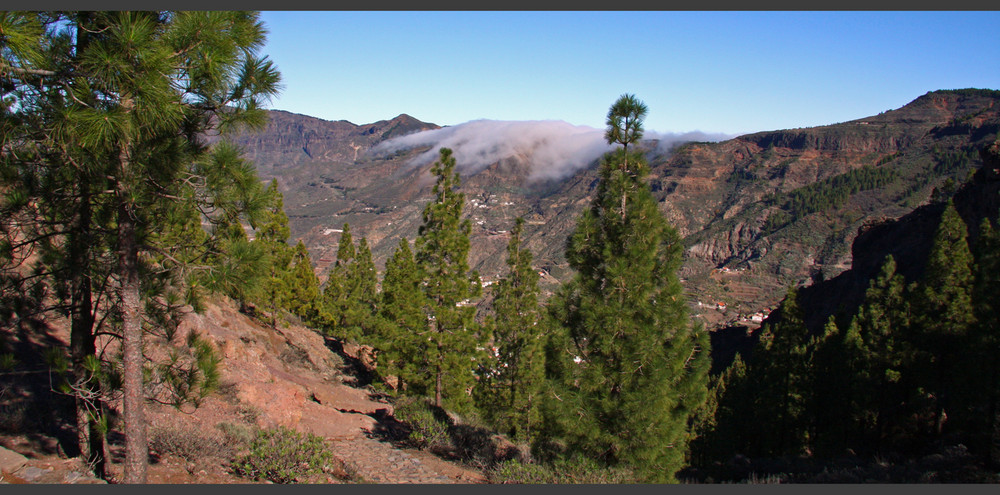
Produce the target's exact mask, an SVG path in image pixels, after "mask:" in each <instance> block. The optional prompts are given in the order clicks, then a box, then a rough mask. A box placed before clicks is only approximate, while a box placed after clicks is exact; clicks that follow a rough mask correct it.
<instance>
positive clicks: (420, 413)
mask: <svg viewBox="0 0 1000 495" xmlns="http://www.w3.org/2000/svg"><path fill="white" fill-rule="evenodd" d="M440 413H443V411H440V412H439V413H436V411H435V409H434V408H433V406H431V405H430V404H428V403H427V401H425V400H423V399H414V398H409V397H404V398H402V399H400V400H399V401H398V402H397V403H396V408H395V413H394V414H393V416H394V417H395V418H396V420H398V421H400V422H401V423H405V424H406V425H407V426H409V428H410V434H409V436H408V437H407V441H408V442H409V443H410V444H411V445H413V446H414V447H416V448H418V449H421V450H422V449H428V450H432V451H439V452H440V451H449V450H451V448H452V443H451V436H450V435H449V434H448V422H447V420H446V419H443V418H441V416H442V414H440Z"/></svg>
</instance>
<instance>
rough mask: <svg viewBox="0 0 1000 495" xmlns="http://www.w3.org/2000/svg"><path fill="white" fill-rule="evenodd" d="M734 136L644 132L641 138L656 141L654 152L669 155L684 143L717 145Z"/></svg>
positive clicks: (702, 133)
mask: <svg viewBox="0 0 1000 495" xmlns="http://www.w3.org/2000/svg"><path fill="white" fill-rule="evenodd" d="M736 136H737V135H736V134H721V133H707V132H701V131H691V132H684V133H676V132H668V133H658V132H656V131H646V132H645V133H644V134H643V136H642V137H643V139H644V140H653V139H655V140H658V141H659V142H658V143H657V144H656V152H657V153H663V154H669V153H671V152H672V151H673V149H674V148H675V147H677V146H678V145H681V144H684V143H690V142H692V141H699V142H705V141H707V142H713V143H717V142H719V141H726V140H729V139H732V138H734V137H736Z"/></svg>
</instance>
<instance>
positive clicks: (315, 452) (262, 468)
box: [233, 427, 333, 483]
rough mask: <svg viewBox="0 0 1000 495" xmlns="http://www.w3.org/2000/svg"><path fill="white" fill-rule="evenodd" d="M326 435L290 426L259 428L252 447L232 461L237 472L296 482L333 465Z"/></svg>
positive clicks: (257, 478) (256, 476)
mask: <svg viewBox="0 0 1000 495" xmlns="http://www.w3.org/2000/svg"><path fill="white" fill-rule="evenodd" d="M332 463H333V456H332V455H331V454H330V452H328V451H327V450H326V446H325V445H324V444H323V439H322V438H320V437H318V436H316V435H312V434H302V433H299V432H298V431H295V430H293V429H291V428H286V427H278V428H274V429H266V430H260V431H258V433H257V436H256V438H254V440H253V442H252V443H251V445H250V451H249V452H248V453H247V454H245V455H243V456H241V457H240V458H239V459H237V460H236V461H235V462H234V463H233V468H234V471H235V472H236V474H238V475H240V476H244V477H247V478H251V479H254V480H258V481H260V480H265V479H266V480H270V481H272V482H274V483H297V482H302V481H305V480H306V478H307V477H309V476H311V475H317V474H320V473H322V472H324V471H327V470H330V469H331V467H332V466H331V464H332Z"/></svg>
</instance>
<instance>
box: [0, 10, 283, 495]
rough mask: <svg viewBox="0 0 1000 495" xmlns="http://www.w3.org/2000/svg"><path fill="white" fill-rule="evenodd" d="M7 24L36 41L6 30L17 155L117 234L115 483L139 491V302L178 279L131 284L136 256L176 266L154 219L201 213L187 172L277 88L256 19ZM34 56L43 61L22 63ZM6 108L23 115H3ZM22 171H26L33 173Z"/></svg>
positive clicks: (127, 16) (213, 16) (239, 15)
mask: <svg viewBox="0 0 1000 495" xmlns="http://www.w3.org/2000/svg"><path fill="white" fill-rule="evenodd" d="M12 19H13V20H14V24H17V23H19V22H20V23H22V24H21V25H22V26H24V25H29V24H32V25H34V26H38V25H40V26H42V27H43V28H44V29H34V28H31V29H25V30H23V31H22V30H20V29H14V30H13V31H11V30H8V29H7V26H9V25H10V24H5V27H4V34H5V41H6V40H12V39H16V40H17V42H16V43H12V44H11V45H10V46H9V47H10V48H11V50H10V51H7V50H6V47H5V52H4V55H5V57H4V60H3V70H0V73H2V77H3V79H4V81H3V83H4V84H3V85H2V86H3V88H4V89H3V91H4V93H5V94H4V97H5V98H4V99H5V102H7V103H5V113H15V114H18V115H19V117H18V118H17V119H15V121H17V120H20V116H25V117H26V120H33V119H34V118H35V117H38V118H37V119H34V120H33V123H37V124H39V126H38V130H39V133H38V135H36V136H31V137H30V138H29V139H28V140H26V141H20V142H19V145H20V144H26V143H27V144H26V146H25V147H26V148H34V149H36V150H44V155H45V156H47V157H49V159H51V160H52V163H57V162H62V164H61V166H64V167H66V168H67V169H70V168H71V167H72V168H75V169H76V170H77V171H79V173H78V174H76V176H75V177H74V179H75V180H76V181H77V183H78V184H80V185H81V189H80V191H81V192H83V195H82V196H81V197H91V196H90V195H92V194H93V195H96V194H101V195H102V199H101V200H100V203H101V204H102V205H106V206H107V207H108V210H107V211H110V212H111V214H110V215H107V216H101V217H97V216H96V215H94V216H92V217H91V218H92V220H93V221H94V222H95V224H96V226H100V227H101V228H104V229H112V230H109V231H107V232H108V233H110V234H111V237H112V238H113V239H114V242H115V246H114V247H115V249H116V255H117V258H116V260H115V262H114V267H115V270H114V274H115V280H116V282H117V295H116V296H115V297H114V300H115V304H113V307H114V308H116V311H120V312H119V313H118V314H117V316H116V318H115V321H120V322H121V330H122V332H121V333H122V335H123V348H124V353H125V357H124V368H123V369H124V373H123V375H124V397H125V399H124V411H125V414H124V423H125V436H126V454H125V466H126V467H125V476H124V480H125V481H126V482H130V483H132V482H142V481H144V479H145V466H146V454H147V452H146V441H145V427H144V422H143V420H142V400H143V396H142V379H143V376H142V375H143V370H142V364H143V356H142V337H143V332H144V329H143V326H144V325H143V319H144V317H147V316H148V317H150V318H153V319H156V318H159V317H158V316H156V315H153V314H149V315H146V314H144V312H143V308H142V299H143V295H144V294H150V293H151V292H150V290H153V289H160V288H166V287H167V286H166V285H164V284H167V283H174V282H177V281H180V280H181V279H180V278H178V277H177V276H176V275H166V274H163V273H162V272H161V274H160V276H156V277H153V278H150V279H147V281H145V282H144V280H143V279H142V278H141V277H140V274H141V273H144V272H146V270H147V269H148V268H149V267H148V266H147V265H146V261H147V258H140V256H139V253H140V251H149V252H152V253H153V258H159V259H158V260H156V261H160V260H170V261H171V263H173V259H176V258H173V257H172V256H171V253H170V250H169V249H165V247H164V246H156V245H155V244H152V243H151V242H149V241H151V240H152V238H153V237H155V236H153V235H152V233H154V232H159V231H162V230H163V228H162V227H163V224H162V222H161V220H162V218H160V217H157V216H155V215H156V214H157V213H161V212H163V211H164V210H165V209H167V208H165V207H163V206H161V205H162V203H164V202H182V203H183V202H186V203H188V204H189V205H191V207H195V206H194V203H195V202H198V201H200V200H202V199H205V200H207V201H210V198H205V197H204V196H199V195H198V194H196V193H194V192H193V191H192V190H193V189H197V188H198V186H197V184H199V183H200V181H199V180H197V179H199V177H196V176H194V175H192V174H191V169H190V168H189V167H190V164H192V163H194V162H196V161H197V158H198V157H199V156H200V155H203V154H204V153H205V151H206V148H205V146H204V145H203V144H202V143H201V142H200V141H199V140H200V139H201V136H202V135H204V132H205V131H206V130H208V129H209V128H210V127H213V126H216V127H217V128H218V129H222V130H225V129H227V128H231V127H233V126H235V125H238V124H240V123H261V122H262V118H263V117H264V114H263V113H262V112H261V111H260V109H259V105H260V103H261V102H262V101H263V99H264V98H268V97H270V95H273V94H274V92H275V87H276V84H277V81H278V75H277V72H276V71H274V69H273V66H272V65H271V63H270V62H268V61H267V60H266V59H264V58H261V57H258V56H257V55H256V51H257V50H258V49H259V48H260V47H261V46H262V44H263V39H264V34H263V29H262V27H261V25H260V23H259V22H258V21H257V17H256V14H254V13H246V12H225V13H213V12H180V13H165V12H162V13H161V12H85V13H75V12H54V13H38V14H36V17H34V19H35V21H31V20H29V19H27V17H26V16H23V15H15V16H7V15H4V17H3V19H2V22H4V23H7V22H8V21H11V20H12ZM22 21H25V22H22ZM31 44H35V45H37V47H39V48H38V50H26V49H23V48H25V47H26V46H27V45H31ZM40 54H41V55H40ZM11 88H13V89H12V90H11ZM8 96H13V97H14V99H15V100H19V101H16V104H9V103H11V102H12V101H13V100H10V99H8V98H7V97H8ZM223 108H229V109H230V110H232V111H225V112H223V111H221V109H223ZM18 156H20V155H18ZM21 165H24V166H25V168H24V170H28V169H30V168H31V167H35V166H36V165H37V163H27V162H21ZM64 176H65V175H64ZM64 176H63V177H64ZM192 179H194V180H192ZM58 180H60V181H62V182H61V183H57V184H52V185H54V186H56V189H57V190H70V189H72V188H73V187H74V186H72V185H71V186H68V187H66V188H65V189H63V187H62V186H63V185H64V184H68V183H67V182H66V181H65V179H62V178H60V179H58ZM101 181H105V182H106V183H103V184H102V182H101ZM202 189H203V190H204V189H206V188H202ZM207 189H211V188H207ZM109 190H110V191H113V192H112V193H111V194H107V193H105V192H104V191H109ZM42 199H43V200H47V199H50V198H42ZM89 204H93V203H89ZM102 211H104V210H103V209H102ZM81 232H84V230H81ZM92 246H93V245H92ZM105 254H106V253H105ZM91 259H97V257H96V256H95V257H93V258H91ZM108 266H111V265H108ZM150 273H152V271H151V272H150ZM144 283H145V284H146V286H145V287H144V285H143V284H144ZM74 285H75V284H74ZM78 287H79V286H78ZM83 291H84V292H85V289H83ZM77 292H78V293H79V294H81V296H80V297H79V299H78V301H79V302H80V303H79V304H78V305H77V308H78V309H77V311H86V310H85V308H84V306H85V304H86V302H85V300H86V296H85V295H82V294H83V292H79V291H77ZM171 293H174V292H170V293H168V295H169V294H171ZM147 301H154V302H155V300H154V299H152V298H147ZM166 306H167V309H169V307H172V306H174V305H173V303H170V302H168V303H167V304H166ZM156 311H160V310H156ZM118 316H120V318H118ZM85 326H86V325H81V328H80V332H85V331H86V329H85V328H83V327H85ZM149 327H150V328H154V326H153V325H152V324H151V325H149Z"/></svg>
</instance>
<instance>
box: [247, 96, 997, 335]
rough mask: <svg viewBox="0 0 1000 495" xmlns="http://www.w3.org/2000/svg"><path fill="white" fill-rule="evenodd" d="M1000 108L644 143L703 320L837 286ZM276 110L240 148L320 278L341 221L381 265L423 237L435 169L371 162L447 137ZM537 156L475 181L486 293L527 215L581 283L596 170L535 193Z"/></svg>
mask: <svg viewBox="0 0 1000 495" xmlns="http://www.w3.org/2000/svg"><path fill="white" fill-rule="evenodd" d="M998 101H1000V92H997V91H990V90H955V91H934V92H930V93H927V94H925V95H923V96H920V97H919V98H917V99H915V100H914V101H913V102H911V103H910V104H908V105H906V106H904V107H902V108H900V109H897V110H892V111H888V112H884V113H882V114H879V115H875V116H869V117H864V118H860V119H857V120H853V121H850V122H843V123H839V124H831V125H827V126H821V127H813V128H806V129H794V130H779V131H769V132H760V133H755V134H749V135H744V136H740V137H737V138H734V139H731V140H728V141H724V142H719V143H701V142H699V143H689V144H686V145H682V146H679V147H677V148H675V149H673V150H670V151H664V150H661V149H659V146H658V143H657V142H655V141H647V142H644V143H643V146H644V147H645V149H646V150H648V151H647V156H648V158H649V161H650V164H651V166H652V174H651V184H652V187H653V190H654V194H655V195H656V197H657V199H658V200H659V201H660V205H661V206H660V207H661V211H662V212H663V213H664V214H665V215H666V216H667V217H668V219H669V220H670V221H671V222H672V223H673V224H674V225H675V226H676V227H677V228H678V229H679V231H680V233H681V234H682V235H683V236H684V237H685V244H686V246H687V252H686V261H685V265H684V268H683V271H682V276H683V277H684V279H685V284H686V288H687V290H688V293H689V294H690V295H691V303H692V308H693V309H694V310H695V312H696V313H698V314H701V315H702V317H703V318H704V319H705V320H706V321H707V323H708V324H709V325H710V326H721V325H725V324H727V323H731V322H734V321H736V320H737V318H738V317H739V316H740V315H747V314H750V313H754V312H757V311H761V310H765V311H766V310H767V309H768V308H771V307H773V306H774V305H775V304H776V303H777V301H778V300H780V298H781V297H782V296H783V294H784V292H785V289H786V288H787V287H788V286H789V285H792V284H804V285H808V284H811V283H812V282H813V281H815V280H823V279H829V278H833V277H835V276H837V275H838V274H839V273H841V272H842V271H844V270H845V269H847V268H848V267H850V266H851V261H852V253H851V251H850V249H849V246H850V245H851V242H852V241H853V239H854V237H855V236H856V235H857V232H858V229H859V228H861V227H862V226H864V225H866V224H868V223H870V222H874V221H882V220H885V219H893V218H899V217H901V216H902V215H905V214H906V213H908V212H910V211H912V210H913V209H914V208H916V207H918V206H919V205H921V204H924V203H925V202H927V201H928V200H929V199H930V197H931V195H932V194H933V193H934V191H935V190H936V189H940V188H942V187H944V188H945V189H949V190H950V189H953V188H954V186H956V185H958V184H961V183H963V182H965V181H966V180H967V178H968V176H969V174H970V173H971V172H972V171H973V170H974V169H976V168H977V167H979V166H980V163H981V162H980V159H979V157H978V154H977V153H976V150H977V149H978V148H979V147H981V146H982V145H983V143H985V142H987V141H990V140H992V139H993V137H994V136H995V135H996V134H997V132H998V131H1000V106H998V105H997V102H998ZM653 111H655V109H653ZM271 114H272V121H271V123H270V124H269V126H268V127H267V129H265V130H264V131H262V132H261V133H257V134H247V135H244V136H242V137H240V138H239V139H238V142H239V143H240V144H241V145H243V146H244V147H245V149H246V152H247V157H248V158H250V159H253V160H255V162H256V163H257V166H258V169H259V171H260V174H261V176H263V177H264V178H272V177H273V178H277V179H278V181H279V184H280V186H281V189H282V191H283V192H284V194H285V206H286V211H287V212H288V215H289V217H290V221H291V229H292V237H293V239H302V240H303V241H304V242H305V243H306V245H307V246H308V248H309V249H310V252H311V254H312V258H313V262H314V263H315V264H316V265H317V269H318V271H319V273H320V274H321V276H322V275H323V274H325V272H326V270H327V268H328V267H329V265H330V263H331V262H332V261H333V260H334V258H335V252H336V246H337V242H338V239H339V236H338V231H339V229H341V228H342V226H343V224H344V223H350V224H351V228H352V230H353V231H354V232H355V235H356V236H365V237H367V238H368V241H369V243H370V244H371V246H372V249H373V253H374V255H375V258H376V264H377V265H378V266H379V267H381V266H382V263H383V262H384V260H385V259H386V258H387V257H388V256H389V255H390V254H391V252H392V250H393V249H395V246H396V245H397V243H398V239H399V237H401V236H403V237H407V238H409V239H413V238H414V237H415V235H416V230H417V227H418V226H419V224H420V222H421V217H420V215H421V211H422V209H423V206H424V204H426V202H427V201H428V200H429V199H430V197H431V193H430V186H431V185H432V184H431V181H430V177H429V175H428V172H427V169H428V167H426V166H425V167H419V168H413V167H410V166H409V165H408V164H409V162H410V160H412V159H413V158H414V157H415V156H417V154H418V153H421V152H423V151H425V150H426V149H427V148H416V149H411V150H401V151H397V152H395V153H392V154H388V155H386V154H374V153H370V152H368V151H369V150H371V148H373V147H374V146H375V145H377V144H378V143H381V142H384V141H386V140H388V139H391V138H392V137H395V136H399V135H401V134H404V133H410V132H417V131H419V130H423V129H434V128H438V126H435V125H433V124H426V123H422V122H419V121H417V120H416V119H413V118H411V117H409V116H405V115H402V116H400V117H397V118H396V119H393V120H390V121H381V122H377V123H375V124H368V125H365V126H356V125H354V124H350V123H347V122H343V121H341V122H326V121H322V120H319V119H315V118H312V117H306V116H302V115H295V114H289V113H287V112H277V111H276V112H272V113H271ZM533 159H534V157H533V156H532V155H531V154H530V153H528V154H515V155H511V156H509V157H507V158H503V159H500V160H497V161H495V162H494V163H492V164H491V165H489V166H487V167H485V168H484V169H482V170H480V171H477V172H476V173H473V174H469V175H468V176H463V178H462V180H463V185H462V191H463V192H464V193H465V196H466V201H467V203H466V215H467V216H468V217H469V218H470V219H471V220H472V221H473V225H474V230H473V238H472V254H471V260H470V261H471V265H472V266H473V268H474V269H477V270H479V272H480V274H481V276H482V277H483V278H484V280H487V281H488V280H491V279H495V278H496V277H498V276H500V275H502V274H503V269H504V268H503V255H502V253H503V249H504V247H505V245H506V242H507V239H506V237H505V234H506V231H507V230H508V229H509V228H510V227H511V226H512V225H513V221H514V219H515V218H516V217H517V216H524V217H525V218H526V220H527V221H528V225H527V229H526V234H527V235H526V238H527V245H528V247H529V248H530V249H531V250H532V252H533V253H534V256H535V262H536V265H537V267H538V268H539V269H540V271H541V272H542V273H543V275H544V276H543V278H542V282H541V284H542V288H543V293H546V294H547V293H551V292H552V291H553V290H554V289H555V288H556V287H557V286H558V284H559V283H560V281H564V280H566V279H567V277H569V276H570V272H569V270H568V267H567V265H566V263H565V260H564V258H563V248H564V242H565V239H566V237H567V235H568V234H569V232H570V231H571V229H572V228H573V227H574V225H575V222H576V219H577V216H578V215H579V214H580V212H581V211H582V210H583V209H584V208H585V207H586V206H587V205H588V204H589V200H590V194H591V191H592V189H593V187H594V185H595V179H596V176H595V173H594V169H595V167H596V162H592V163H590V164H589V165H584V166H582V167H581V169H580V170H579V171H578V172H576V173H575V174H573V175H571V176H569V177H567V178H564V179H560V180H547V181H532V180H529V178H528V171H529V170H531V168H532V160H533ZM949 179H951V183H953V185H952V184H951V183H949V184H948V185H946V186H945V183H946V181H948V180H949ZM699 302H700V303H702V304H701V305H699V304H698V303H699ZM719 303H722V305H720V304H719ZM723 305H724V306H723ZM705 307H709V308H713V309H710V310H705V309H704V308H705ZM722 307H725V309H724V310H720V309H717V308H722Z"/></svg>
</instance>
